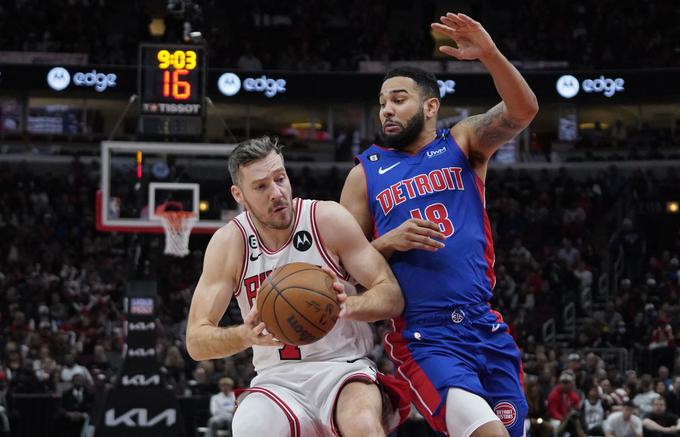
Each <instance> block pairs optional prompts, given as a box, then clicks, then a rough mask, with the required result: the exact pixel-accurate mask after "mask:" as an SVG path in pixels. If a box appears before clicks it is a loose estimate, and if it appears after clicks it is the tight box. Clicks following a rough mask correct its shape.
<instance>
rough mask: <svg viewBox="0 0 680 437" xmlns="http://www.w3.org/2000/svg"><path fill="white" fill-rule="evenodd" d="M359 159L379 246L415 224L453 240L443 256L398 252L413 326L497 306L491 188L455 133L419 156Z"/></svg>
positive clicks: (396, 262) (444, 134) (373, 152)
mask: <svg viewBox="0 0 680 437" xmlns="http://www.w3.org/2000/svg"><path fill="white" fill-rule="evenodd" d="M357 159H358V160H359V161H360V162H361V164H362V165H363V168H364V172H365V173H366V187H367V193H368V204H369V208H370V211H371V214H372V216H373V220H374V233H375V237H376V238H377V237H378V236H380V235H383V234H385V233H387V232H388V231H390V230H392V229H394V228H396V227H397V226H399V225H400V224H402V223H403V222H405V221H406V220H408V219H409V218H412V217H415V218H422V219H425V220H429V221H432V222H434V223H436V224H438V225H439V228H440V230H441V231H442V232H443V233H444V234H445V235H446V236H447V237H446V240H445V241H443V243H444V244H445V247H443V248H441V249H439V250H437V251H436V252H428V251H425V250H420V249H412V250H408V251H405V252H399V251H395V252H394V254H393V255H392V257H391V258H390V259H389V263H390V266H391V267H392V270H393V271H394V274H395V276H396V277H397V279H398V280H399V284H400V285H401V288H402V290H403V292H404V296H405V299H406V304H407V305H406V313H405V314H404V316H405V319H406V322H407V324H408V322H409V319H411V318H413V317H415V316H416V315H417V316H420V317H422V315H423V314H426V313H430V312H439V311H441V310H449V311H450V310H451V308H455V307H457V306H467V305H473V304H479V303H484V302H488V301H490V300H491V297H492V289H493V287H494V282H495V275H494V271H493V262H494V253H493V242H492V239H491V226H490V224H489V219H488V217H487V214H486V209H485V205H484V185H483V183H482V181H481V179H480V178H479V177H478V176H477V175H476V174H475V172H474V171H473V170H472V168H471V167H470V164H469V163H468V160H467V158H466V157H465V155H464V154H463V152H462V151H461V149H460V147H459V146H458V144H456V142H455V140H454V139H453V136H452V135H451V134H450V132H449V131H448V130H442V131H438V132H437V137H436V139H435V140H434V141H432V142H431V143H430V144H428V145H427V146H425V147H423V148H422V149H421V150H419V151H418V152H417V153H415V154H411V153H406V152H400V151H397V150H393V149H385V148H382V147H380V146H377V145H372V146H371V147H369V148H368V149H367V150H366V151H364V152H363V153H362V154H361V155H359V156H358V157H357Z"/></svg>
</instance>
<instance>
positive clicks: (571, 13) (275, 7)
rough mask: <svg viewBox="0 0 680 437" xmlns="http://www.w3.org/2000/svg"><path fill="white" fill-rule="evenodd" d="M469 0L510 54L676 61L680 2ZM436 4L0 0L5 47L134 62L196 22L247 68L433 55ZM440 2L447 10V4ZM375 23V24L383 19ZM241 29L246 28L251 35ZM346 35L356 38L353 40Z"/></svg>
mask: <svg viewBox="0 0 680 437" xmlns="http://www.w3.org/2000/svg"><path fill="white" fill-rule="evenodd" d="M543 6H544V5H543V3H542V2H540V1H538V0H532V1H523V2H493V1H488V2H467V3H464V4H462V5H461V6H459V7H461V8H462V10H463V11H464V12H467V13H468V14H469V15H471V16H472V17H473V18H476V19H478V20H479V21H480V22H482V24H484V25H485V27H486V28H487V30H489V32H490V33H491V35H492V36H493V37H494V39H495V41H496V43H497V45H498V46H499V47H500V48H501V50H503V52H504V53H505V54H506V55H507V56H508V58H510V59H521V60H523V61H530V60H557V61H566V62H568V64H569V66H571V67H582V68H635V67H639V66H640V65H644V66H646V67H671V66H676V67H678V66H680V44H679V43H678V41H680V24H678V23H680V5H678V3H677V2H675V1H673V0H662V1H635V0H605V1H595V0H576V1H567V0H559V1H554V2H551V4H550V7H549V8H548V7H543ZM448 7H449V6H448V5H446V7H445V6H444V5H438V4H436V3H435V2H406V1H391V2H388V1H382V0H381V1H371V2H366V1H359V0H353V1H349V2H348V1H340V0H329V1H325V2H324V7H323V8H318V7H315V5H314V4H313V3H312V2H309V1H305V0H297V1H293V2H290V1H287V2H279V1H276V0H263V1H258V2H230V3H229V4H228V5H227V4H225V3H223V2H218V1H216V0H170V1H155V2H140V1H126V2H113V1H107V0H46V1H43V2H41V3H40V7H39V8H37V7H34V5H33V4H32V3H31V2H30V1H26V0H10V1H6V2H3V3H2V5H0V25H1V26H2V28H3V30H4V32H3V33H2V35H0V47H1V48H2V49H3V50H23V51H56V52H75V53H86V54H88V55H89V57H90V62H91V63H93V64H130V65H132V64H135V63H136V58H135V56H136V53H137V51H136V46H137V44H138V43H139V42H140V41H150V40H152V37H151V36H150V33H149V32H150V31H149V23H150V20H151V18H152V17H163V18H164V22H165V32H164V36H163V37H160V39H161V40H165V41H170V42H175V43H178V42H183V41H184V40H186V39H187V38H188V34H189V33H190V31H200V32H201V33H202V38H203V39H204V40H205V42H207V45H208V47H209V49H210V52H211V56H210V63H211V65H213V66H220V67H226V66H228V67H231V68H242V69H245V70H260V69H262V68H264V69H280V70H303V71H310V70H311V71H329V70H334V71H346V70H356V69H357V68H358V63H359V62H360V61H362V60H379V61H389V60H423V59H432V58H433V54H434V41H433V38H432V36H431V34H430V29H429V23H430V22H431V21H433V20H435V19H436V18H437V17H438V16H439V15H440V14H442V13H443V12H446V10H445V9H446V8H448ZM442 8H444V9H442ZM377 23H379V25H376V24H377ZM244 35H245V36H247V38H245V39H244ZM348 41H351V44H348V43H347V42H348Z"/></svg>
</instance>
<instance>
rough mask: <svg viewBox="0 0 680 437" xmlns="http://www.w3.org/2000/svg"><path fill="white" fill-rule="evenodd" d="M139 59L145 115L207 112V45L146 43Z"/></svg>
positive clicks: (142, 112)
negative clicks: (205, 102)
mask: <svg viewBox="0 0 680 437" xmlns="http://www.w3.org/2000/svg"><path fill="white" fill-rule="evenodd" d="M139 59H140V65H139V95H140V97H141V98H140V102H141V107H140V113H141V114H142V115H171V116H172V115H182V116H202V115H203V114H204V110H205V108H204V106H205V105H204V100H205V56H204V48H203V47H201V46H186V45H173V46H168V45H158V44H143V45H141V46H140V50H139Z"/></svg>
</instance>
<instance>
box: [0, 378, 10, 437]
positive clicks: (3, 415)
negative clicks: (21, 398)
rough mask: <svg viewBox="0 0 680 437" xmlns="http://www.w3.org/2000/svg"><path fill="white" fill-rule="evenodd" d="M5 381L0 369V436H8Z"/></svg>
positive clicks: (7, 406)
mask: <svg viewBox="0 0 680 437" xmlns="http://www.w3.org/2000/svg"><path fill="white" fill-rule="evenodd" d="M7 395H8V390H7V381H6V379H5V373H4V372H2V371H0V436H2V437H9V436H10V435H11V434H10V423H9V402H8V399H7V397H8V396H7Z"/></svg>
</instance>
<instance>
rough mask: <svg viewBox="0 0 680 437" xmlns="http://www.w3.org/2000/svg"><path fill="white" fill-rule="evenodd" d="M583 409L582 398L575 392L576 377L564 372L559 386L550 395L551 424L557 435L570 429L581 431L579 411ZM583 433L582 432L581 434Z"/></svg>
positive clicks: (549, 413) (549, 411)
mask: <svg viewBox="0 0 680 437" xmlns="http://www.w3.org/2000/svg"><path fill="white" fill-rule="evenodd" d="M580 408H581V398H580V396H579V395H578V394H577V393H576V392H575V391H574V375H573V373H571V372H569V371H564V372H562V374H561V375H560V378H559V384H558V385H556V386H555V387H554V388H553V390H552V391H551V392H550V394H549V395H548V415H549V416H550V423H551V425H552V427H553V430H555V432H556V433H558V435H559V433H560V432H564V431H570V429H568V428H576V427H577V424H578V429H581V426H580V423H578V420H577V419H578V410H579V409H580ZM582 432H583V431H582V430H581V433H582Z"/></svg>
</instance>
